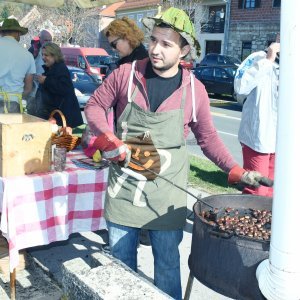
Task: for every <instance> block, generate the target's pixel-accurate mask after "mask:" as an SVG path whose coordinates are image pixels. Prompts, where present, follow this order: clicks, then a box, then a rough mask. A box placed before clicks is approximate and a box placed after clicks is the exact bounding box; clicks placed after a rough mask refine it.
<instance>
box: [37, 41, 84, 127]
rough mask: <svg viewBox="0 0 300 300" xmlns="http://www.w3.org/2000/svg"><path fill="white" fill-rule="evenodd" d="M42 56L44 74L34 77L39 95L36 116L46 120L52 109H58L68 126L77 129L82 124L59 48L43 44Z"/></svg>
mask: <svg viewBox="0 0 300 300" xmlns="http://www.w3.org/2000/svg"><path fill="white" fill-rule="evenodd" d="M42 54H43V60H44V62H45V64H44V65H43V68H44V70H45V72H44V73H43V75H36V78H37V80H38V81H39V83H40V86H39V89H40V93H41V99H40V101H41V103H39V104H40V105H39V109H38V116H39V117H41V118H43V119H48V118H49V116H50V114H51V112H52V111H53V110H54V109H59V110H60V111H61V112H62V113H63V114H64V115H65V118H66V121H67V125H68V126H70V127H77V126H79V125H81V124H83V119H82V115H81V110H80V107H79V103H78V100H77V97H76V95H75V92H74V87H73V83H72V80H71V76H70V73H69V70H68V68H67V66H66V65H65V63H64V58H63V55H62V53H61V50H60V48H59V46H58V45H56V44H55V43H50V42H49V43H45V44H44V45H43V47H42ZM57 121H58V122H57V123H58V125H62V123H61V120H60V119H59V118H58V119H57Z"/></svg>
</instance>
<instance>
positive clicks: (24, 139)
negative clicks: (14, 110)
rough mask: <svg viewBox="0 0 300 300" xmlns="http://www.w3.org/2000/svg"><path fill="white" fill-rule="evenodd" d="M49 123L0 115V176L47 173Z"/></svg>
mask: <svg viewBox="0 0 300 300" xmlns="http://www.w3.org/2000/svg"><path fill="white" fill-rule="evenodd" d="M50 164H51V124H50V123H49V122H48V121H45V120H43V119H40V118H37V117H34V116H31V115H27V114H0V176H1V177H7V176H19V175H25V174H32V173H39V172H47V171H49V170H50Z"/></svg>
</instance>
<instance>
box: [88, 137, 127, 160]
mask: <svg viewBox="0 0 300 300" xmlns="http://www.w3.org/2000/svg"><path fill="white" fill-rule="evenodd" d="M93 147H94V148H96V149H98V150H100V151H101V152H102V157H103V158H105V159H107V160H110V161H114V162H118V161H124V160H125V158H126V149H127V146H126V145H125V144H124V143H123V142H122V141H121V140H119V139H118V138H117V137H116V136H115V135H114V134H113V133H111V132H105V133H103V134H101V135H100V136H98V137H97V138H96V139H95V141H94V144H93Z"/></svg>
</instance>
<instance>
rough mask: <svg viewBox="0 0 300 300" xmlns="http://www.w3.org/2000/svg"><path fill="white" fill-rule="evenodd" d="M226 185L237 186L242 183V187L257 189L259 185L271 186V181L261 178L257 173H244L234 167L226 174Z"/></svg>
mask: <svg viewBox="0 0 300 300" xmlns="http://www.w3.org/2000/svg"><path fill="white" fill-rule="evenodd" d="M228 183H229V184H237V183H242V184H244V185H249V186H253V187H255V188H258V187H259V186H260V185H264V186H269V187H271V186H273V180H271V179H269V178H267V177H264V176H262V175H261V174H260V173H259V172H257V171H246V170H245V169H243V168H241V167H240V166H238V165H235V166H234V167H233V168H232V169H231V170H230V172H229V174H228Z"/></svg>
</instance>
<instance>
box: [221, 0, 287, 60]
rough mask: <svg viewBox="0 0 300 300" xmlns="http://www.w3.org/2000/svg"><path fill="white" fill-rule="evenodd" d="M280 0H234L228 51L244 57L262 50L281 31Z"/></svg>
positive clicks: (232, 0)
mask: <svg viewBox="0 0 300 300" xmlns="http://www.w3.org/2000/svg"><path fill="white" fill-rule="evenodd" d="M280 6H281V0H264V1H261V0H231V5H230V22H229V28H228V44H227V45H225V49H224V50H225V51H224V52H225V53H226V54H228V55H232V56H235V57H237V58H239V59H241V60H243V59H245V58H246V57H247V56H248V55H249V54H250V53H252V52H255V51H259V50H263V49H265V48H267V47H268V46H269V44H270V43H271V42H273V41H275V37H276V34H277V33H279V32H280Z"/></svg>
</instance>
